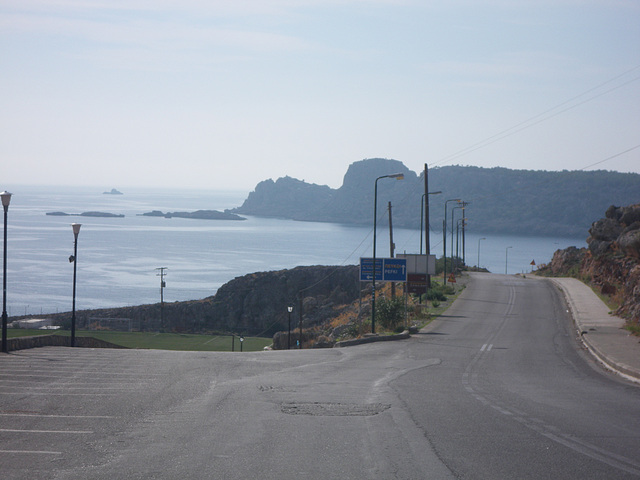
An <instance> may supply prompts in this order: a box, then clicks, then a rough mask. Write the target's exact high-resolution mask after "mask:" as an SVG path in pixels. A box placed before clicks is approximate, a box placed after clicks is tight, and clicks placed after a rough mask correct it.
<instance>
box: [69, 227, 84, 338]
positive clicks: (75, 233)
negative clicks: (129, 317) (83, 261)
mask: <svg viewBox="0 0 640 480" xmlns="http://www.w3.org/2000/svg"><path fill="white" fill-rule="evenodd" d="M81 226H82V224H81V223H72V224H71V228H72V229H73V239H74V241H73V256H72V257H71V258H69V261H70V262H73V302H72V308H71V346H72V347H75V346H76V271H77V266H78V234H79V233H80V227H81Z"/></svg>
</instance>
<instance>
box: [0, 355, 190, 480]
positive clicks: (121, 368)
mask: <svg viewBox="0 0 640 480" xmlns="http://www.w3.org/2000/svg"><path fill="white" fill-rule="evenodd" d="M162 353H164V354H165V355H166V352H162ZM180 356H181V355H180V353H178V354H177V355H176V357H180ZM158 359H159V358H158V354H157V353H155V352H150V351H146V352H145V351H135V350H128V351H127V350H103V349H81V348H75V349H71V348H64V347H46V348H37V349H31V350H20V351H16V352H12V353H10V354H8V355H2V356H0V464H1V465H2V471H3V473H4V474H5V477H7V476H8V478H31V479H33V478H52V473H53V472H52V470H56V471H58V470H59V469H63V470H64V469H74V468H77V467H79V466H81V465H87V464H96V463H99V462H100V461H102V456H103V454H104V453H105V452H106V451H111V450H113V449H114V448H117V443H118V441H119V440H118V438H119V436H120V435H121V434H122V432H123V431H124V430H125V428H126V425H127V424H128V423H130V421H131V419H132V418H133V416H139V414H141V413H143V412H141V411H140V406H141V405H145V406H146V407H148V406H149V405H154V403H155V404H157V405H158V406H160V404H162V403H163V402H170V401H171V396H170V395H169V396H168V397H167V396H166V395H164V393H166V392H165V390H166V389H165V388H164V386H165V385H166V383H165V382H166V381H167V380H168V378H169V377H171V373H170V372H171V371H175V369H176V364H174V363H172V362H170V363H169V364H167V362H160V361H158ZM176 363H179V362H176ZM178 368H179V367H178ZM161 392H163V395H160V393H161ZM169 393H170V392H169ZM145 410H146V408H145ZM114 443H115V444H116V445H113V444H114ZM58 473H60V472H58ZM61 477H62V478H65V475H64V474H62V475H61Z"/></svg>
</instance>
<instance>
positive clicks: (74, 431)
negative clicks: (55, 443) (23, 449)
mask: <svg viewBox="0 0 640 480" xmlns="http://www.w3.org/2000/svg"><path fill="white" fill-rule="evenodd" d="M0 432H6V433H55V434H58V433H68V434H73V435H85V434H88V433H93V431H92V430H20V429H17V428H0Z"/></svg>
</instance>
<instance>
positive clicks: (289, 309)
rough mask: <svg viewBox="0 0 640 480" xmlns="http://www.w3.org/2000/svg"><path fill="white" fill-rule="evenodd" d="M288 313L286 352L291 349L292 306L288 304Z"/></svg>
mask: <svg viewBox="0 0 640 480" xmlns="http://www.w3.org/2000/svg"><path fill="white" fill-rule="evenodd" d="M287 311H288V312H289V333H288V334H287V350H290V349H291V312H293V304H289V306H288V307H287Z"/></svg>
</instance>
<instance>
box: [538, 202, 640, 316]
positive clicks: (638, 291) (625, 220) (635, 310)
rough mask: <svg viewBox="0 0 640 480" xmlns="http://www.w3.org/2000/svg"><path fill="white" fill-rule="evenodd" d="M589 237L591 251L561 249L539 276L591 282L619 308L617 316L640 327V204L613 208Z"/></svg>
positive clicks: (588, 249)
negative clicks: (562, 277) (562, 276)
mask: <svg viewBox="0 0 640 480" xmlns="http://www.w3.org/2000/svg"><path fill="white" fill-rule="evenodd" d="M589 234H590V236H589V238H588V239H587V245H588V248H583V249H577V248H575V247H570V248H568V249H565V250H558V251H557V252H555V254H554V256H553V259H552V260H551V263H550V264H549V265H546V266H544V267H542V268H541V269H540V270H539V273H540V274H543V275H555V276H561V275H570V276H574V277H577V278H580V279H581V280H583V281H586V282H587V283H590V284H591V285H592V286H593V287H595V288H597V289H598V290H599V291H600V293H602V294H603V295H605V296H607V297H609V298H610V299H611V300H612V302H613V303H615V304H616V305H619V307H618V308H617V310H616V311H615V314H616V315H620V316H622V317H624V318H626V319H628V322H629V324H630V325H632V326H640V204H636V205H630V206H627V207H615V206H611V207H609V209H608V210H607V211H606V214H605V217H604V218H601V219H600V220H598V221H597V222H594V223H593V224H592V226H591V228H590V229H589Z"/></svg>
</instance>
